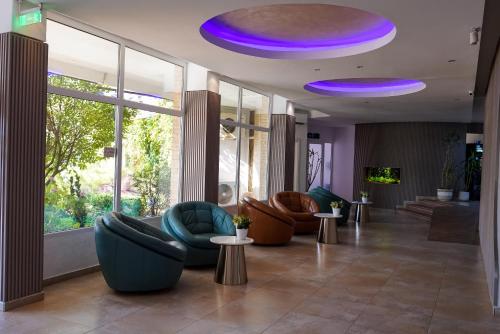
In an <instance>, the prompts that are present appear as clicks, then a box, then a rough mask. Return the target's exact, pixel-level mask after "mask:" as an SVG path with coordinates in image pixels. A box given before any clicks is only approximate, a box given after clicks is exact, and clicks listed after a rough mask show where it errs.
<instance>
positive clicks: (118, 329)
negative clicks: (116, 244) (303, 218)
mask: <svg viewBox="0 0 500 334" xmlns="http://www.w3.org/2000/svg"><path fill="white" fill-rule="evenodd" d="M427 231H428V225H427V224H426V223H422V222H420V221H418V220H415V219H413V218H409V217H405V216H401V215H394V213H393V212H392V211H386V212H382V211H377V212H373V211H372V222H371V223H370V224H368V225H366V226H363V227H361V228H359V229H356V228H355V227H354V226H352V225H351V226H350V227H348V228H341V229H340V237H341V241H342V244H340V245H332V246H330V245H329V246H325V245H317V244H316V241H315V239H314V236H305V237H298V238H295V239H294V240H293V242H292V243H291V244H290V245H289V246H286V247H256V246H250V247H247V249H246V250H247V261H248V262H247V265H248V274H249V283H248V285H247V286H239V287H225V286H221V285H217V284H215V283H213V281H212V280H213V269H203V270H185V271H184V273H183V275H182V278H181V280H180V282H179V284H178V286H177V287H176V288H175V289H173V290H171V291H165V292H162V293H154V294H146V295H144V294H139V295H130V294H118V293H115V292H113V291H111V290H110V289H109V288H108V287H107V286H106V284H105V282H104V280H103V278H102V276H101V274H100V273H95V274H91V275H87V276H84V277H81V278H78V279H73V280H70V281H66V282H64V283H59V284H56V285H53V286H49V287H47V288H46V289H45V292H46V298H45V300H44V301H43V302H40V303H36V304H32V305H29V306H26V307H24V308H21V309H17V310H15V311H12V312H8V313H4V314H0V333H16V334H20V333H51V334H55V333H64V334H71V333H101V334H111V333H123V334H127V333H151V334H153V333H182V334H188V333H217V334H219V333H221V334H239V333H246V334H251V333H266V334H271V333H272V334H278V333H287V334H288V333H308V334H309V333H328V334H335V333H351V334H354V333H356V334H358V333H359V334H361V333H364V334H368V333H370V334H380V333H397V334H402V333H412V334H413V333H447V334H461V333H474V334H486V333H497V334H498V333H500V318H493V317H492V315H491V309H490V306H489V302H488V293H487V288H486V282H485V277H484V274H483V269H482V263H481V258H480V252H479V248H478V247H477V246H470V245H460V244H450V243H439V242H429V241H427V240H426V235H427Z"/></svg>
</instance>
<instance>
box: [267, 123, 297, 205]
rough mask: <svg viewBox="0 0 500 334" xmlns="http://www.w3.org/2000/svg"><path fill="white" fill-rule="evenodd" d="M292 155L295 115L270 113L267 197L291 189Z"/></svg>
mask: <svg viewBox="0 0 500 334" xmlns="http://www.w3.org/2000/svg"><path fill="white" fill-rule="evenodd" d="M294 155H295V117H293V116H290V115H272V117H271V154H270V157H269V197H271V196H272V195H274V194H275V193H277V192H280V191H284V190H293V175H294V174H293V172H294Z"/></svg>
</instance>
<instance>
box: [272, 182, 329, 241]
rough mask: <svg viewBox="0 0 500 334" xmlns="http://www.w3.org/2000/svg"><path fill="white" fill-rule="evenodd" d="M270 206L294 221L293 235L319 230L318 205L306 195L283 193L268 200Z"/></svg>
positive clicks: (290, 192) (291, 192)
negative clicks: (316, 214)
mask: <svg viewBox="0 0 500 334" xmlns="http://www.w3.org/2000/svg"><path fill="white" fill-rule="evenodd" d="M269 203H270V205H271V206H272V207H273V208H275V209H276V210H278V211H279V212H280V213H282V214H283V215H286V216H288V217H290V218H292V219H294V220H295V232H294V233H295V234H311V233H314V232H315V231H317V230H318V229H319V218H317V217H314V214H315V213H318V212H320V210H319V206H318V204H317V203H316V202H315V201H314V200H313V199H312V198H311V197H309V196H308V195H307V194H304V193H299V192H293V191H284V192H279V193H276V194H274V195H273V196H272V197H271V198H270V199H269Z"/></svg>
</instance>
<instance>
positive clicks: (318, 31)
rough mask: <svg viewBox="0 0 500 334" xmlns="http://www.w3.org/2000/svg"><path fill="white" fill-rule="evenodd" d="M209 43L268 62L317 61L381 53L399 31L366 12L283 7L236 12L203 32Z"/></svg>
mask: <svg viewBox="0 0 500 334" xmlns="http://www.w3.org/2000/svg"><path fill="white" fill-rule="evenodd" d="M200 33H201V35H202V36H203V37H204V38H205V39H206V40H207V41H209V42H211V43H213V44H215V45H217V46H220V47H222V48H225V49H227V50H231V51H235V52H239V53H243V54H247V55H252V56H257V57H265V58H276V59H319V58H335V57H343V56H350V55H354V54H359V53H364V52H368V51H371V50H375V49H377V48H380V47H382V46H384V45H386V44H387V43H389V42H391V41H392V40H393V39H394V37H395V36H396V26H395V25H394V24H393V23H392V22H391V21H389V20H387V19H386V18H384V17H382V16H379V15H377V14H373V13H370V12H367V11H364V10H360V9H355V8H351V7H343V6H336V5H326V4H282V5H279V4H278V5H268V6H260V7H252V8H244V9H237V10H234V11H231V12H227V13H224V14H221V15H218V16H215V17H213V18H211V19H209V20H208V21H206V22H205V23H204V24H203V25H202V26H201V27H200Z"/></svg>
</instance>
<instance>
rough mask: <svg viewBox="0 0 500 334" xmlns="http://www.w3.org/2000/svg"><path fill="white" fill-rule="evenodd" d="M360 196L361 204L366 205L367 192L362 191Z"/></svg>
mask: <svg viewBox="0 0 500 334" xmlns="http://www.w3.org/2000/svg"><path fill="white" fill-rule="evenodd" d="M360 195H361V202H362V203H368V192H367V191H364V190H363V191H361V192H360Z"/></svg>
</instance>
